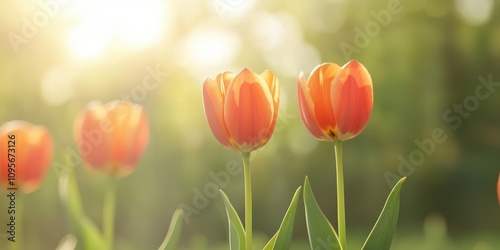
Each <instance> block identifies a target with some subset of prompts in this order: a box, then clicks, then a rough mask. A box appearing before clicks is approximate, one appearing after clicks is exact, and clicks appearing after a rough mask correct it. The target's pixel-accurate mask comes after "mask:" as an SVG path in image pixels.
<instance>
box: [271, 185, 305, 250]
mask: <svg viewBox="0 0 500 250" xmlns="http://www.w3.org/2000/svg"><path fill="white" fill-rule="evenodd" d="M301 189H302V187H299V188H297V191H295V194H294V195H293V198H292V202H291V203H290V206H289V207H288V210H287V211H286V214H285V217H284V218H283V222H281V226H280V228H279V229H278V232H277V236H276V242H275V243H274V246H273V249H290V243H291V241H292V233H293V223H294V221H295V212H296V211H297V203H298V202H299V196H300V191H301Z"/></svg>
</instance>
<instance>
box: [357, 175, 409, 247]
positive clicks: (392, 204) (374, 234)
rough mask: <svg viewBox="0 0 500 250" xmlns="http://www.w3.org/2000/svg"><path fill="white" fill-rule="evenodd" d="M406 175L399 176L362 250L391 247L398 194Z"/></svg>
mask: <svg viewBox="0 0 500 250" xmlns="http://www.w3.org/2000/svg"><path fill="white" fill-rule="evenodd" d="M405 180H406V177H403V178H401V179H400V180H399V181H398V183H396V185H395V186H394V188H392V191H391V193H390V194H389V197H387V201H386V202H385V205H384V209H382V212H381V213H380V216H379V217H378V220H377V222H376V223H375V226H374V227H373V229H372V231H371V232H370V235H368V238H367V239H366V242H365V244H364V245H363V248H362V250H388V249H389V248H390V247H391V243H392V236H393V235H394V229H395V228H396V224H397V222H398V214H399V196H400V195H399V194H400V192H401V187H402V186H403V183H404V181H405Z"/></svg>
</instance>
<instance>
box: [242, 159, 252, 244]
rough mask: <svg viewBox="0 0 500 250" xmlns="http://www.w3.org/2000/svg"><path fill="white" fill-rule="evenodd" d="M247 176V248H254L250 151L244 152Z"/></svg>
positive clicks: (245, 173)
mask: <svg viewBox="0 0 500 250" xmlns="http://www.w3.org/2000/svg"><path fill="white" fill-rule="evenodd" d="M242 156H243V168H244V178H245V250H252V181H251V173H250V152H242Z"/></svg>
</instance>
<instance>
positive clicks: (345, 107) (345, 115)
mask: <svg viewBox="0 0 500 250" xmlns="http://www.w3.org/2000/svg"><path fill="white" fill-rule="evenodd" d="M298 96H299V106H300V114H301V117H302V121H303V122H304V124H305V126H306V127H307V129H308V130H309V131H310V132H311V134H312V135H313V136H314V137H316V138H317V139H319V140H324V141H333V140H349V139H351V138H354V137H355V136H357V135H358V134H359V133H361V131H362V130H363V128H364V127H365V125H366V123H367V122H368V118H369V117H370V113H371V110H372V107H373V87H372V80H371V76H370V74H369V73H368V70H367V69H366V68H365V67H364V66H363V65H362V64H361V63H359V62H358V61H355V60H353V61H350V62H348V63H347V64H345V65H344V66H342V67H339V66H338V65H337V64H334V63H324V64H321V65H319V66H317V67H316V68H315V69H314V70H313V72H312V73H311V75H310V76H309V78H308V79H307V80H306V78H305V77H304V74H303V73H302V72H301V73H300V75H299V81H298Z"/></svg>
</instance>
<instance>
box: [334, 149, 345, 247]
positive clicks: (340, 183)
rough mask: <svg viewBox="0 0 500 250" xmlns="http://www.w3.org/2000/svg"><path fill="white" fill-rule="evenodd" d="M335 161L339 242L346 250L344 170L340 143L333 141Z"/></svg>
mask: <svg viewBox="0 0 500 250" xmlns="http://www.w3.org/2000/svg"><path fill="white" fill-rule="evenodd" d="M334 146H335V161H336V169H337V217H338V222H339V240H340V245H341V246H342V249H344V250H345V249H346V229H345V228H346V227H345V206H344V170H343V164H342V141H341V140H335V142H334Z"/></svg>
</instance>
